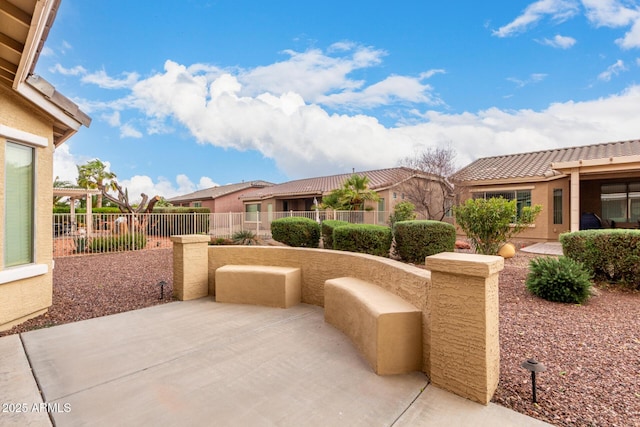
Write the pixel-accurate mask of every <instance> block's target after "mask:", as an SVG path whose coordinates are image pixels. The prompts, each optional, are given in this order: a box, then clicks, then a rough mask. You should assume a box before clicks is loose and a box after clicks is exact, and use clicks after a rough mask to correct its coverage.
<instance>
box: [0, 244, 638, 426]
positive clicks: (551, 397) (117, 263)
mask: <svg viewBox="0 0 640 427" xmlns="http://www.w3.org/2000/svg"><path fill="white" fill-rule="evenodd" d="M532 256H534V255H531V254H526V253H524V252H521V251H519V252H518V253H517V255H516V257H514V258H512V259H508V260H506V262H505V269H504V271H503V272H502V273H501V274H500V346H501V364H500V384H499V386H498V390H497V392H496V394H495V396H494V399H493V401H494V402H495V403H497V404H500V405H503V406H506V407H508V408H512V409H514V410H516V411H518V412H521V413H524V414H527V415H530V416H532V417H535V418H538V419H540V420H544V421H547V422H549V423H551V424H554V425H558V426H640V333H639V327H638V321H639V319H640V293H639V292H632V291H620V290H616V289H612V288H602V287H599V288H598V290H597V295H596V296H594V297H592V298H591V299H590V300H589V301H588V302H587V303H585V304H584V305H573V304H559V303H552V302H548V301H545V300H542V299H539V298H537V297H534V296H532V295H531V294H529V293H528V291H527V290H526V288H525V284H524V282H525V279H526V276H527V274H528V265H529V264H528V263H529V260H530V259H531V258H532ZM172 274H173V273H172V251H171V249H154V250H145V251H136V252H127V253H120V254H112V255H86V256H71V257H63V258H56V261H55V269H54V279H53V280H54V288H53V305H52V307H51V308H50V309H49V311H48V313H47V314H45V315H42V316H40V317H38V318H35V319H32V320H29V321H27V322H25V323H23V324H21V325H18V326H17V327H15V328H13V329H11V330H9V331H5V332H2V333H0V336H3V335H8V334H15V333H21V332H25V331H28V330H32V329H37V328H43V327H50V326H54V325H59V324H63V323H68V322H75V321H79V320H84V319H89V318H93V317H98V316H105V315H108V314H114V313H119V312H123V311H128V310H135V309H138V308H142V307H148V306H152V305H156V304H162V303H167V302H170V301H172V298H171V292H172V286H171V285H172V280H173V278H172ZM161 280H164V281H166V282H167V285H166V286H165V289H164V292H165V294H164V299H162V300H161V299H159V297H160V288H159V286H158V285H157V283H158V282H159V281H161ZM532 357H533V358H536V359H537V360H538V361H540V362H541V363H544V364H545V365H546V367H547V371H546V372H543V373H541V374H538V376H537V390H538V393H537V394H538V396H537V397H538V403H537V404H534V403H532V401H531V377H530V374H529V372H528V371H526V370H524V369H523V368H521V367H520V365H521V363H522V362H523V361H525V360H526V359H528V358H532Z"/></svg>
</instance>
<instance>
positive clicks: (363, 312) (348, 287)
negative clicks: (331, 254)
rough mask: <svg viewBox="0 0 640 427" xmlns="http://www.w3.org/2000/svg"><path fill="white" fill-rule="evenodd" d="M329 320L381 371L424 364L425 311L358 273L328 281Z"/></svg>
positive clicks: (409, 369)
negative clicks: (363, 278) (356, 275)
mask: <svg viewBox="0 0 640 427" xmlns="http://www.w3.org/2000/svg"><path fill="white" fill-rule="evenodd" d="M324 316H325V321H326V322H327V323H329V324H331V325H333V326H335V327H336V328H338V329H339V330H341V331H342V332H344V333H345V334H346V335H347V336H349V338H351V340H352V341H353V343H354V344H355V346H356V347H357V348H358V350H360V351H361V352H362V353H363V355H364V357H365V358H366V359H367V361H368V362H369V364H370V365H371V367H372V368H373V370H374V371H375V372H376V374H378V375H392V374H403V373H408V372H412V371H419V370H421V368H422V312H421V311H420V310H419V309H417V308H416V307H415V306H413V305H412V304H410V303H409V302H407V301H405V300H404V299H402V298H400V297H399V296H397V295H394V294H392V293H391V292H388V291H386V290H384V289H382V288H381V287H379V286H377V285H374V284H372V283H369V282H366V281H364V280H361V279H357V278H354V277H340V278H337V279H329V280H327V281H326V282H325V285H324Z"/></svg>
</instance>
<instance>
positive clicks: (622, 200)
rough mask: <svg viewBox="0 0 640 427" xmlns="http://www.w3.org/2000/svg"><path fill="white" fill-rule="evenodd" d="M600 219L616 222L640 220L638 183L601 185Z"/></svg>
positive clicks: (639, 188)
mask: <svg viewBox="0 0 640 427" xmlns="http://www.w3.org/2000/svg"><path fill="white" fill-rule="evenodd" d="M600 201H601V202H602V217H603V218H606V219H608V220H613V221H617V222H635V221H638V220H640V182H631V183H619V184H603V185H602V187H601V188H600Z"/></svg>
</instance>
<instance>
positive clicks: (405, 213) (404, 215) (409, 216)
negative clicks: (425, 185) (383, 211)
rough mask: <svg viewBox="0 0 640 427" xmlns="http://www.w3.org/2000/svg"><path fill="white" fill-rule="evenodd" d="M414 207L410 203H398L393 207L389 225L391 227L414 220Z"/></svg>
mask: <svg viewBox="0 0 640 427" xmlns="http://www.w3.org/2000/svg"><path fill="white" fill-rule="evenodd" d="M415 210H416V206H415V205H414V204H413V203H411V202H400V203H398V204H397V205H395V206H394V207H393V213H392V214H391V215H389V225H391V227H393V224H395V223H396V222H398V221H411V220H414V219H416V213H415Z"/></svg>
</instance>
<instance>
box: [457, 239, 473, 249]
mask: <svg viewBox="0 0 640 427" xmlns="http://www.w3.org/2000/svg"><path fill="white" fill-rule="evenodd" d="M456 249H471V245H470V244H468V243H467V242H463V241H462V240H456Z"/></svg>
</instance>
